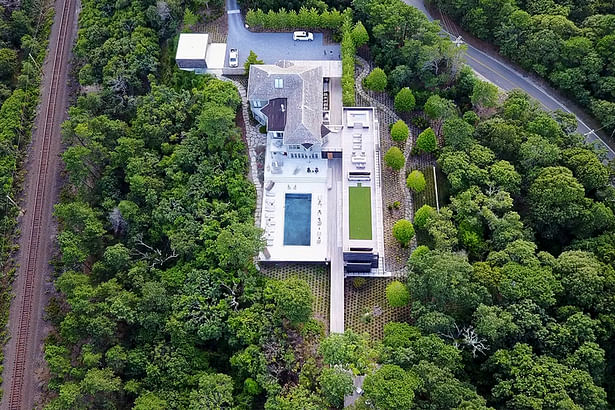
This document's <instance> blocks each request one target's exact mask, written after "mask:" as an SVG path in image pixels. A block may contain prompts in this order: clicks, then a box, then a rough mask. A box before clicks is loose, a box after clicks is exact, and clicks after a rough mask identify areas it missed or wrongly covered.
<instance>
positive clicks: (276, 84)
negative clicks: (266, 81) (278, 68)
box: [274, 78, 284, 88]
mask: <svg viewBox="0 0 615 410" xmlns="http://www.w3.org/2000/svg"><path fill="white" fill-rule="evenodd" d="M274 87H275V88H284V80H283V79H281V78H276V79H275V80H274Z"/></svg>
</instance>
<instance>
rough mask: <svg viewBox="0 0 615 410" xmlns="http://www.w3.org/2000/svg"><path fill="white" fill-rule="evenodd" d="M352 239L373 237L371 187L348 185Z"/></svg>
mask: <svg viewBox="0 0 615 410" xmlns="http://www.w3.org/2000/svg"><path fill="white" fill-rule="evenodd" d="M348 202H349V204H348V207H349V208H348V214H349V219H350V221H349V223H350V239H363V240H370V239H372V191H371V188H370V187H362V186H355V187H348Z"/></svg>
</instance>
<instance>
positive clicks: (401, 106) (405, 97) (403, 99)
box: [395, 87, 416, 112]
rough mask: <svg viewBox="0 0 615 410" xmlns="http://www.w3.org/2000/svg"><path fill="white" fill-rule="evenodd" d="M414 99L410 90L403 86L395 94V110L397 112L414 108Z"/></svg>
mask: <svg viewBox="0 0 615 410" xmlns="http://www.w3.org/2000/svg"><path fill="white" fill-rule="evenodd" d="M415 106H416V100H415V98H414V94H412V90H411V89H410V88H408V87H404V88H402V89H401V90H399V92H398V93H397V94H396V95H395V110H396V111H398V112H410V111H412V110H414V107H415Z"/></svg>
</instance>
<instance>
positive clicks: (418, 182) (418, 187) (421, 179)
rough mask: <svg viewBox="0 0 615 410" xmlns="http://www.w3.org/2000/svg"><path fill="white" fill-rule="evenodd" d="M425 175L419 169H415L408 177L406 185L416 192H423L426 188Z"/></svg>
mask: <svg viewBox="0 0 615 410" xmlns="http://www.w3.org/2000/svg"><path fill="white" fill-rule="evenodd" d="M426 185H427V183H426V182H425V175H423V173H422V172H421V171H419V170H418V169H415V170H414V171H412V172H411V173H410V175H408V178H406V186H407V187H408V188H410V189H411V190H413V191H414V192H416V193H419V192H423V191H424V190H425V186H426Z"/></svg>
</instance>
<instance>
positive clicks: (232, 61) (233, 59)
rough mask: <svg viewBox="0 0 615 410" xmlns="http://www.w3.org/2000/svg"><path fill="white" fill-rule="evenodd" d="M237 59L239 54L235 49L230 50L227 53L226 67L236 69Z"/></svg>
mask: <svg viewBox="0 0 615 410" xmlns="http://www.w3.org/2000/svg"><path fill="white" fill-rule="evenodd" d="M238 58H239V52H238V51H237V49H236V48H231V51H229V53H228V65H229V66H230V67H237V63H238V61H237V59H238Z"/></svg>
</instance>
